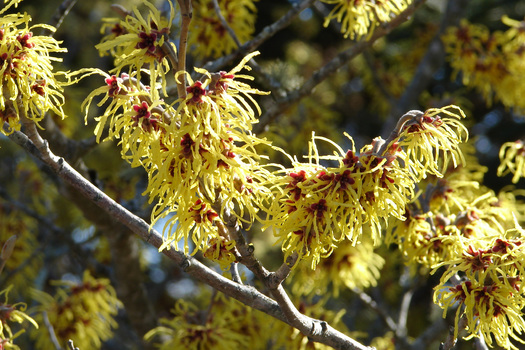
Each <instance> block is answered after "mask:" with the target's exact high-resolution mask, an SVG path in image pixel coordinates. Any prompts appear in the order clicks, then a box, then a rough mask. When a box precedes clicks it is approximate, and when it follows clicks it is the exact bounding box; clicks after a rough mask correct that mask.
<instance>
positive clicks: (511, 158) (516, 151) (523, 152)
mask: <svg viewBox="0 0 525 350" xmlns="http://www.w3.org/2000/svg"><path fill="white" fill-rule="evenodd" d="M499 159H500V161H501V164H500V165H499V166H498V176H505V175H507V174H509V173H511V174H513V176H512V183H517V182H518V181H519V179H520V178H522V177H525V145H524V144H523V141H522V140H518V141H515V142H506V143H504V144H503V145H502V146H501V148H500V150H499Z"/></svg>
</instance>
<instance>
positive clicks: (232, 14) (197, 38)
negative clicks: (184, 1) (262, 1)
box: [188, 0, 257, 58]
mask: <svg viewBox="0 0 525 350" xmlns="http://www.w3.org/2000/svg"><path fill="white" fill-rule="evenodd" d="M255 1H257V0H218V1H217V4H218V5H219V9H220V14H221V15H222V17H223V18H224V20H225V21H226V23H227V24H228V26H229V27H230V29H231V30H232V31H233V32H234V33H235V35H236V37H237V40H238V41H239V43H240V44H244V43H245V42H246V41H248V40H250V39H251V37H252V34H253V32H254V30H255V20H256V15H257V8H256V6H255ZM192 6H193V20H192V22H191V25H190V33H189V37H188V42H189V45H190V46H191V49H192V52H193V53H194V54H195V56H197V57H208V58H217V57H220V56H223V55H227V54H229V53H231V52H232V51H234V50H235V49H236V48H237V43H236V42H235V40H234V38H232V36H231V34H230V33H229V32H228V29H227V28H225V26H224V24H223V22H222V21H221V19H220V18H219V15H218V13H217V10H216V8H215V6H214V5H213V1H208V0H195V1H193V3H192Z"/></svg>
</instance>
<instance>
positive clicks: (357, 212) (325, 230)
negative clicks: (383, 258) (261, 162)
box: [265, 136, 414, 269]
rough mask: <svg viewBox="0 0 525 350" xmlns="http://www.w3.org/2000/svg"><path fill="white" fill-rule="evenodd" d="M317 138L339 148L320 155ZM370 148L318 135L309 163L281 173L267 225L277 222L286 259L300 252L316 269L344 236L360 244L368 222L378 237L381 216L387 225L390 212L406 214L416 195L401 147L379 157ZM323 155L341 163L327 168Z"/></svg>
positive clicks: (276, 230)
mask: <svg viewBox="0 0 525 350" xmlns="http://www.w3.org/2000/svg"><path fill="white" fill-rule="evenodd" d="M315 140H324V141H327V142H330V143H331V144H332V145H333V146H334V147H335V148H336V150H337V152H334V156H324V157H321V156H319V155H318V152H317V147H316V145H315ZM372 147H373V146H365V147H364V148H363V149H361V154H360V155H356V153H355V151H354V150H353V149H352V150H348V152H344V151H343V150H342V149H341V148H340V147H339V146H337V145H335V144H334V143H332V142H331V141H329V140H328V139H324V138H321V137H315V136H314V138H313V140H312V142H311V143H310V147H309V148H310V153H309V155H308V159H309V163H299V162H294V168H293V169H288V170H285V174H284V175H283V174H282V173H283V171H279V172H278V174H280V176H279V179H278V180H275V181H274V197H275V198H274V199H272V202H271V203H270V205H269V206H268V208H267V209H266V211H267V213H268V214H269V215H270V218H269V219H268V220H266V221H265V227H269V226H273V229H274V234H275V235H276V236H277V237H278V238H279V241H282V249H283V251H284V252H285V258H286V257H288V256H289V255H290V254H292V253H293V252H297V253H298V254H299V257H300V258H308V259H309V261H310V262H311V267H312V269H314V268H315V266H316V264H317V263H318V262H319V259H320V258H321V257H327V256H329V255H330V254H332V252H333V250H334V248H335V247H336V246H337V244H338V243H339V242H340V241H342V240H343V239H345V238H346V239H349V240H350V241H351V242H352V243H356V242H357V241H358V239H359V237H360V235H361V232H362V228H363V226H364V225H367V226H369V227H370V230H371V237H372V239H373V240H374V242H377V241H378V239H379V237H380V236H381V230H382V221H383V222H384V224H385V225H386V224H387V218H388V217H389V216H394V217H397V218H399V219H401V220H402V219H403V214H404V211H405V206H406V203H407V202H408V201H409V199H410V198H412V197H413V195H414V193H413V189H414V183H413V180H412V177H411V175H410V174H409V173H408V171H407V169H406V168H404V167H401V166H400V164H399V163H398V160H397V159H396V158H397V156H396V153H397V152H398V151H399V150H398V149H397V148H395V149H394V150H393V151H392V153H387V154H385V155H384V156H379V155H375V154H373V153H372V152H371V148H372ZM389 152H390V151H389ZM322 159H326V160H331V161H336V162H337V163H338V166H337V167H333V168H325V167H324V166H322V165H321V164H320V160H322Z"/></svg>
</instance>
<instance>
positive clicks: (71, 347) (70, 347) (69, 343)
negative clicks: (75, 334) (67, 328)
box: [67, 339, 80, 350]
mask: <svg viewBox="0 0 525 350" xmlns="http://www.w3.org/2000/svg"><path fill="white" fill-rule="evenodd" d="M67 347H68V350H80V349H79V348H77V347H76V346H75V344H74V343H73V341H72V340H71V339H69V340H68V341H67Z"/></svg>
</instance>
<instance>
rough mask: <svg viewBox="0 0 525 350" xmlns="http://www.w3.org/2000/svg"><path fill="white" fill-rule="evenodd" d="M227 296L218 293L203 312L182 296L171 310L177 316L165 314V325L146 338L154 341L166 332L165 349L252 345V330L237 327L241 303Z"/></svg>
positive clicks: (150, 332) (162, 349) (163, 349)
mask: <svg viewBox="0 0 525 350" xmlns="http://www.w3.org/2000/svg"><path fill="white" fill-rule="evenodd" d="M215 299H218V300H215ZM223 299H224V297H215V298H214V300H212V301H211V302H212V303H213V304H212V305H211V306H210V308H209V310H208V312H207V313H204V312H199V310H198V309H197V307H196V306H195V305H193V304H191V303H189V302H187V301H184V300H182V299H179V300H177V302H176V303H175V307H174V308H173V309H172V310H171V312H172V313H173V314H174V317H173V318H172V319H168V318H161V319H160V323H161V325H162V326H159V327H157V328H154V329H152V330H151V331H149V332H148V333H146V335H145V336H144V338H145V339H146V340H147V341H151V339H152V338H154V337H155V336H157V335H158V336H162V338H161V339H162V343H161V344H158V345H159V349H161V350H169V349H201V350H212V349H213V350H215V349H217V350H221V349H224V350H230V349H241V348H248V346H249V343H250V339H249V337H248V334H247V333H246V332H239V331H238V330H236V329H234V327H236V325H238V324H239V322H240V320H239V319H238V312H237V310H236V309H239V305H237V304H239V303H237V302H235V301H233V302H232V301H231V299H229V298H228V299H227V300H223ZM217 309H219V310H217ZM219 315H220V316H219Z"/></svg>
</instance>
